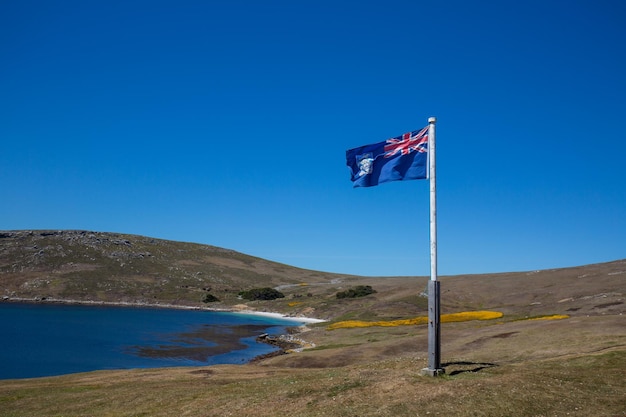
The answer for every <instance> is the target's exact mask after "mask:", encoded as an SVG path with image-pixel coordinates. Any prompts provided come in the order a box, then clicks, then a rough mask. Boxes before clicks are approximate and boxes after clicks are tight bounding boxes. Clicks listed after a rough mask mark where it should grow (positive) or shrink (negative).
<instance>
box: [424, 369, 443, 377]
mask: <svg viewBox="0 0 626 417" xmlns="http://www.w3.org/2000/svg"><path fill="white" fill-rule="evenodd" d="M445 373H446V370H445V369H443V368H437V369H431V368H424V369H422V370H421V371H420V374H421V375H423V376H441V375H444V374H445Z"/></svg>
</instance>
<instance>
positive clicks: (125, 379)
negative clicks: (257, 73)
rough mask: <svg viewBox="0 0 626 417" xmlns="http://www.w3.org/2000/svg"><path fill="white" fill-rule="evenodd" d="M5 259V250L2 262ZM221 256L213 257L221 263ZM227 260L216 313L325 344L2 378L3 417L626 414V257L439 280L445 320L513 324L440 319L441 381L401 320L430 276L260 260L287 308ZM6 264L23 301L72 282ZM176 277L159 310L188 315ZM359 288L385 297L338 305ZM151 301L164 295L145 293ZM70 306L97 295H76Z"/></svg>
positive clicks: (11, 286) (418, 306)
mask: <svg viewBox="0 0 626 417" xmlns="http://www.w3.org/2000/svg"><path fill="white" fill-rule="evenodd" d="M2 240H3V239H0V242H1V241H2ZM5 240H6V238H5ZM131 243H132V240H131ZM31 244H32V243H28V245H31ZM11 245H14V246H15V241H12V242H11ZM11 247H13V246H11ZM161 247H162V248H163V247H164V246H163V244H161ZM11 250H13V249H11ZM142 250H145V248H144V249H142ZM8 252H9V249H6V248H5V249H4V252H2V251H0V260H2V259H3V258H2V253H5V254H6V253H8ZM12 253H13V252H12ZM154 253H156V251H154V252H153V254H154ZM90 256H92V258H95V256H94V255H93V254H92V255H90ZM168 256H169V255H168ZM211 256H212V259H213V260H214V261H215V260H216V259H217V258H219V256H217V255H211ZM229 256H230V258H228V257H227V258H220V259H218V260H217V261H216V262H217V263H219V264H220V265H221V267H222V268H224V270H225V271H227V272H228V274H229V278H228V279H229V280H230V281H229V282H230V283H232V285H233V288H227V285H226V284H228V285H231V284H229V283H226V279H224V280H223V282H225V284H223V286H222V287H220V293H219V294H220V295H222V296H223V298H224V299H223V300H222V301H221V302H220V303H218V304H217V305H216V306H217V307H219V308H231V309H236V308H241V309H249V310H259V311H275V312H281V313H284V314H288V315H305V316H311V317H317V318H323V319H326V320H327V322H324V323H319V324H311V325H308V326H307V327H306V329H301V330H302V332H301V333H299V334H298V335H297V337H299V338H301V339H304V340H306V341H307V342H311V343H312V344H314V345H315V347H313V348H309V349H305V350H303V351H301V352H295V353H288V354H284V355H279V356H274V357H271V358H267V359H264V360H260V361H256V362H254V363H252V364H247V365H220V366H210V367H196V368H189V367H185V368H166V369H149V370H124V371H98V372H90V373H84V374H73V375H65V376H59V377H50V378H36V379H24V380H2V381H0V416H172V415H176V416H298V417H300V416H302V417H306V416H351V417H353V416H546V417H548V416H550V417H552V416H581V417H582V416H585V417H587V416H609V417H625V416H626V378H625V377H624V375H625V374H626V318H625V317H624V310H625V308H624V305H625V301H624V290H625V288H626V261H624V260H622V261H615V262H609V263H603V264H596V265H587V266H579V267H572V268H564V269H555V270H546V271H532V272H517V273H502V274H488V275H468V276H453V277H442V278H441V290H442V295H441V302H442V314H451V313H459V312H475V311H495V312H500V313H502V315H501V316H500V317H499V318H495V319H491V320H471V321H461V322H450V323H443V324H442V341H441V344H442V362H443V364H444V367H445V371H446V374H445V375H444V376H441V377H437V378H432V377H427V376H422V375H421V374H420V370H421V369H422V368H424V367H426V357H427V329H426V327H425V326H424V325H402V324H401V323H402V322H401V321H399V320H404V319H412V318H415V317H419V316H423V315H425V314H426V304H427V300H426V298H425V297H424V296H423V295H422V292H423V291H424V289H425V287H426V282H427V278H426V277H388V278H382V277H381V278H363V277H353V276H338V275H333V274H324V273H316V272H314V271H303V270H297V269H290V268H291V267H287V266H280V265H274V264H269V263H268V264H265V263H263V262H262V261H260V260H255V261H254V262H256V263H257V264H259V265H263V267H264V268H265V269H264V271H270V270H272V269H274V270H277V271H281V272H280V273H281V274H283V275H279V274H276V275H271V274H270V275H271V278H269V277H267V278H265V279H266V281H267V282H271V283H272V285H273V286H275V287H277V288H280V289H281V291H283V292H284V293H285V298H284V299H279V300H274V301H251V302H245V304H244V302H242V300H237V299H236V297H232V298H228V294H229V293H230V292H234V291H235V289H236V286H241V285H245V278H237V277H236V273H235V272H236V271H235V269H236V268H237V266H236V265H239V267H240V268H243V267H244V266H245V265H247V266H246V268H248V269H245V268H244V269H245V270H246V271H247V272H246V274H250V276H257V275H258V274H259V272H258V271H254V262H251V261H250V260H249V259H247V258H238V257H239V256H242V255H239V254H235V255H232V254H231V255H229ZM4 259H7V258H4ZM25 259H26V257H25ZM133 259H134V258H133ZM67 261H68V260H67V259H66V260H65V262H67ZM118 261H119V260H116V262H118ZM92 262H94V261H92ZM137 262H139V261H137ZM151 262H152V265H154V264H155V263H156V261H155V260H153V261H151ZM177 262H178V263H177V265H179V267H180V268H183V272H180V271H178V272H177V273H179V274H180V276H181V277H183V278H181V279H183V280H184V282H187V283H188V282H190V279H189V278H186V277H188V276H191V273H190V274H187V275H186V273H185V272H184V266H185V265H188V263H184V262H180V261H177ZM203 262H204V261H203ZM237 262H239V264H237ZM198 264H201V262H197V264H195V265H194V266H193V268H198V267H199V266H198ZM8 265H9V264H8V262H7V261H6V260H3V262H1V263H0V273H2V275H0V279H1V280H2V281H0V282H2V284H3V285H5V288H4V291H5V294H7V293H9V294H12V296H14V297H16V298H17V297H22V298H27V297H32V296H34V295H35V294H33V293H32V292H28V291H30V290H31V289H32V285H30V287H29V286H26V287H24V286H23V284H24V282H33V281H34V280H36V279H42V278H41V277H42V275H46V274H47V275H48V276H50V277H53V278H55V279H61V278H62V277H63V276H64V275H63V272H62V271H63V265H57V266H55V268H56V269H54V271H52V270H47V271H46V270H45V268H44V267H43V266H42V265H41V264H39V265H38V266H37V268H34V267H31V268H30V269H29V268H28V267H26V268H23V269H25V270H26V272H27V273H24V274H22V275H20V273H19V270H20V268H22V267H23V266H24V265H18V264H17V263H16V262H15V261H14V262H13V263H12V264H11V265H10V266H8ZM211 265H213V266H211V268H214V265H216V264H215V263H213V264H211ZM250 265H252V266H250ZM249 268H252V269H251V270H250V269H249ZM96 269H97V267H96ZM196 272H198V271H197V270H196V271H194V273H196ZM200 272H201V271H200ZM162 273H164V272H162V271H161V272H159V271H156V270H155V271H152V272H149V273H148V274H147V275H148V276H152V277H154V276H156V275H158V274H162ZM213 273H216V272H213ZM264 273H265V272H264ZM118 274H119V271H118ZM133 274H134V275H141V271H140V270H136V271H135V272H133ZM150 274H152V275H150ZM255 274H256V275H255ZM261 275H263V274H261ZM263 276H265V275H263ZM72 279H76V276H75V275H72ZM176 279H178V278H176V276H174V274H171V276H170V281H169V283H168V288H169V290H168V291H170V292H171V293H172V294H174V295H175V296H176V297H179V298H177V299H176V300H168V299H166V298H165V296H162V295H159V297H163V298H161V299H159V301H160V302H163V303H165V302H172V304H183V302H185V303H186V304H189V305H191V304H192V302H193V300H191V299H189V300H187V301H185V299H184V297H183V295H184V294H194V293H193V292H183V291H181V292H177V291H175V289H176V285H180V284H176V285H172V284H171V283H172V282H174V281H175V280H176ZM20 280H21V281H20ZM144 281H146V280H145V279H144ZM157 281H158V280H157ZM20 282H21V283H20ZM181 282H182V281H181ZM209 284H210V283H209V282H200V283H199V284H197V286H207V285H209ZM58 285H59V287H58V288H61V284H58ZM90 285H91V284H90ZM185 285H187V284H185ZM355 285H370V286H372V287H373V288H374V289H375V290H376V293H375V294H371V295H368V296H366V297H361V298H355V299H343V300H338V299H337V298H336V297H335V294H336V292H337V291H340V290H345V289H346V288H349V287H352V286H355ZM63 288H65V287H63ZM133 288H135V289H133V291H138V290H137V288H139V287H138V286H137V287H133ZM27 290H28V291H27ZM39 290H41V288H39ZM143 292H144V294H148V293H149V294H157V292H156V291H155V290H154V289H153V288H147V287H146V288H145V289H144V291H143ZM159 294H161V293H159ZM181 294H183V295H181ZM44 295H45V294H44ZM124 296H125V297H126V298H127V299H128V298H130V297H131V295H129V294H125V295H124ZM73 297H75V298H80V297H92V298H93V297H96V296H95V295H93V294H81V293H79V292H76V293H75V294H74V295H73ZM107 297H110V295H107ZM83 299H86V298H83ZM139 301H141V300H139ZM196 303H197V301H196ZM242 304H243V305H242ZM237 305H238V306H237ZM347 320H359V321H362V322H369V323H370V324H371V323H372V322H385V323H394V324H395V325H388V326H369V327H353V328H350V327H348V328H337V329H335V330H331V325H333V324H335V323H338V322H342V321H347Z"/></svg>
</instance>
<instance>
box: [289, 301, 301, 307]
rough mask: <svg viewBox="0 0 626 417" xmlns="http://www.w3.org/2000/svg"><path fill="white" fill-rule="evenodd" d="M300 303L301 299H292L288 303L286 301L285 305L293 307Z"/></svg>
mask: <svg viewBox="0 0 626 417" xmlns="http://www.w3.org/2000/svg"><path fill="white" fill-rule="evenodd" d="M300 304H302V301H292V302H290V303H287V305H288V306H289V307H295V306H297V305H300Z"/></svg>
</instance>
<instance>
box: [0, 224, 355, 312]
mask: <svg viewBox="0 0 626 417" xmlns="http://www.w3.org/2000/svg"><path fill="white" fill-rule="evenodd" d="M342 277H343V276H341V275H333V274H327V273H321V272H315V271H308V270H303V269H299V268H295V267H291V266H288V265H283V264H279V263H275V262H270V261H266V260H263V259H260V258H255V257H252V256H248V255H244V254H242V253H238V252H235V251H232V250H228V249H223V248H219V247H215V246H209V245H201V244H195V243H184V242H173V241H167V240H161V239H154V238H150V237H143V236H136V235H127V234H118V233H102V232H90V231H47V230H46V231H44V230H37V231H0V296H2V297H4V298H5V299H7V298H11V299H16V298H17V299H19V298H23V299H40V300H42V299H71V300H82V301H87V300H92V301H106V302H131V303H148V304H179V305H192V306H193V305H202V304H203V303H202V300H203V299H205V296H206V294H207V293H210V294H212V295H213V296H214V297H216V298H217V299H219V300H221V303H222V304H224V303H225V304H233V303H235V302H237V294H238V293H239V291H241V290H245V289H249V288H258V287H279V288H280V287H292V286H293V287H298V286H301V285H302V286H304V285H309V284H316V283H322V282H328V281H332V280H337V279H341V278H342ZM239 302H240V301H239ZM219 304H220V303H217V305H216V306H217V307H219Z"/></svg>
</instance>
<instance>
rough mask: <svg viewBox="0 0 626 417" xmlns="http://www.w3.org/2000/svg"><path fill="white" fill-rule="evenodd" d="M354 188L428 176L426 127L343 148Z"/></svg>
mask: <svg viewBox="0 0 626 417" xmlns="http://www.w3.org/2000/svg"><path fill="white" fill-rule="evenodd" d="M346 164H347V165H348V167H349V168H350V171H351V180H352V182H353V183H354V184H353V185H354V187H372V186H374V185H378V184H382V183H384V182H389V181H405V180H421V179H425V178H428V126H426V127H425V128H423V129H422V130H415V131H413V132H408V133H405V134H404V135H402V136H398V137H395V138H392V139H387V140H386V141H383V142H378V143H374V144H371V145H365V146H361V147H359V148H354V149H349V150H347V151H346Z"/></svg>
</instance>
